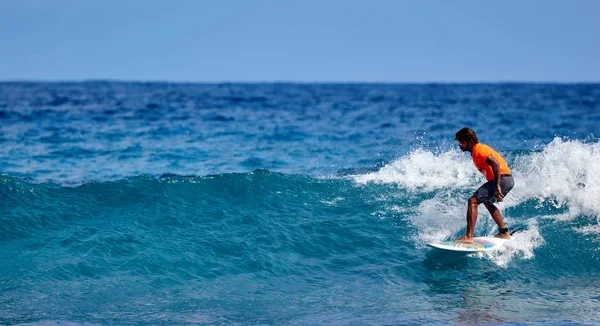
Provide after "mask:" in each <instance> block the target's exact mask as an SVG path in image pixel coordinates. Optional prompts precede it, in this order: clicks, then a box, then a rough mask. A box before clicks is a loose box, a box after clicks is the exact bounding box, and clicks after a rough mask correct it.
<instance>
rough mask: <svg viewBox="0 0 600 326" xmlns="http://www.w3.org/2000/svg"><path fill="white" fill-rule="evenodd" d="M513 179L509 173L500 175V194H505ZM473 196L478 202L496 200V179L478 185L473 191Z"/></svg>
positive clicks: (510, 187) (511, 185) (511, 186)
mask: <svg viewBox="0 0 600 326" xmlns="http://www.w3.org/2000/svg"><path fill="white" fill-rule="evenodd" d="M514 185H515V180H514V179H513V177H512V175H510V174H503V175H501V176H500V189H501V190H502V194H503V195H504V196H506V194H508V192H509V191H510V190H511V189H512V188H513V187H514ZM474 195H475V197H477V200H478V201H479V202H480V203H485V202H489V203H495V202H497V200H496V196H495V195H496V181H494V180H490V181H488V182H486V183H484V184H483V186H481V187H479V189H477V191H475V193H474Z"/></svg>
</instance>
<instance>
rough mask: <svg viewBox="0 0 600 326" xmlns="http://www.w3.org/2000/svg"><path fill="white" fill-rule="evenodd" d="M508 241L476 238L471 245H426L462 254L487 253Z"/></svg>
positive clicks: (448, 242)
mask: <svg viewBox="0 0 600 326" xmlns="http://www.w3.org/2000/svg"><path fill="white" fill-rule="evenodd" d="M507 241H510V239H502V238H496V237H493V236H491V237H476V238H473V243H464V242H455V241H444V242H438V243H428V244H427V245H428V246H430V247H433V248H436V249H442V250H450V251H462V252H478V251H488V250H492V249H494V248H498V247H499V246H502V245H504V244H505V243H506V242H507Z"/></svg>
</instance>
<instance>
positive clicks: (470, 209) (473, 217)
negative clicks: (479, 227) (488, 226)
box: [455, 195, 480, 242]
mask: <svg viewBox="0 0 600 326" xmlns="http://www.w3.org/2000/svg"><path fill="white" fill-rule="evenodd" d="M479 204H480V202H479V201H478V200H477V197H475V195H473V196H471V197H470V198H469V201H468V204H467V205H468V206H467V232H466V233H465V235H464V236H462V237H460V238H458V239H456V240H455V241H457V242H473V232H474V231H475V222H477V206H479Z"/></svg>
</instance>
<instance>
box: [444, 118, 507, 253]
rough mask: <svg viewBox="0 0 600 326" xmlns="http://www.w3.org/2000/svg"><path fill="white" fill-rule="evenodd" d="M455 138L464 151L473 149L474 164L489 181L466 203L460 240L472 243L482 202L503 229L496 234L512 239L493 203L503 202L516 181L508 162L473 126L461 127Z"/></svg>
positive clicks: (458, 240)
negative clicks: (464, 222)
mask: <svg viewBox="0 0 600 326" xmlns="http://www.w3.org/2000/svg"><path fill="white" fill-rule="evenodd" d="M455 140H457V141H458V146H460V149H461V150H462V151H463V152H471V157H472V158H473V163H474V164H475V167H476V168H477V169H478V170H479V172H481V173H482V174H483V175H484V176H485V178H486V180H487V182H486V183H484V184H483V185H482V186H481V187H479V189H477V191H475V193H474V194H473V196H471V197H470V198H469V201H468V206H467V232H466V233H465V235H464V236H462V237H460V238H458V239H456V240H455V241H457V242H473V231H474V229H475V222H476V221H477V207H478V206H479V204H481V203H483V204H484V205H485V207H486V208H487V209H488V211H489V212H490V215H492V218H493V219H494V221H495V222H496V224H498V229H499V230H500V231H499V232H498V234H496V235H495V236H496V237H498V238H503V239H510V234H509V233H508V228H507V227H506V226H505V225H504V220H502V215H501V214H500V210H499V209H498V207H496V206H495V205H494V202H500V201H502V200H503V199H504V196H506V194H507V193H508V192H509V191H510V190H511V189H512V188H513V186H514V184H515V182H514V180H513V177H512V175H511V172H510V169H509V168H508V165H507V164H506V161H504V159H503V158H502V156H500V154H498V153H497V152H496V151H495V150H494V149H492V148H491V147H490V146H488V145H485V144H482V143H480V142H479V140H478V139H477V135H476V134H475V131H473V129H471V128H462V129H461V130H459V131H458V132H457V133H456V138H455Z"/></svg>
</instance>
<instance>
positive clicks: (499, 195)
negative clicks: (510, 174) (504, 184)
mask: <svg viewBox="0 0 600 326" xmlns="http://www.w3.org/2000/svg"><path fill="white" fill-rule="evenodd" d="M495 197H496V200H497V201H502V200H503V199H504V195H503V194H502V189H500V185H496V196H495Z"/></svg>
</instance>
